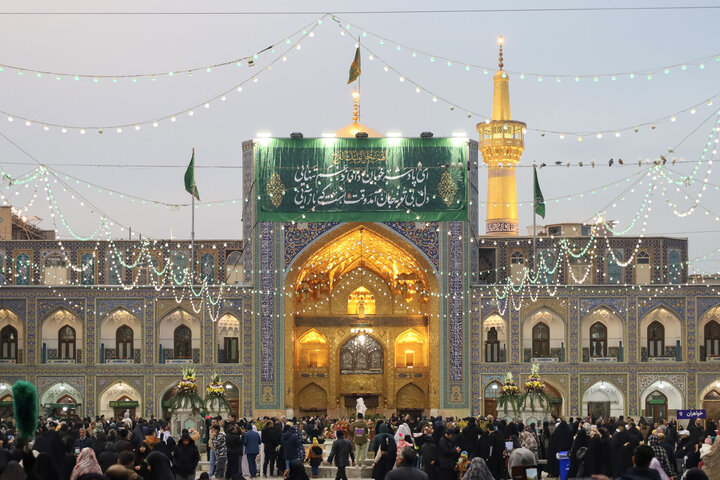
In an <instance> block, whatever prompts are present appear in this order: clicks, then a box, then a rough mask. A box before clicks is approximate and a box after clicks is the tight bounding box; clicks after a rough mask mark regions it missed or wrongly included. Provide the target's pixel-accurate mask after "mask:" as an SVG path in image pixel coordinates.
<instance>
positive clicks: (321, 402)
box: [297, 382, 328, 415]
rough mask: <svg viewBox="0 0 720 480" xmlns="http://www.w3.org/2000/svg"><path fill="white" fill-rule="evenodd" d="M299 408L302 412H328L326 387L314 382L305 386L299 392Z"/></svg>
mask: <svg viewBox="0 0 720 480" xmlns="http://www.w3.org/2000/svg"><path fill="white" fill-rule="evenodd" d="M297 408H298V410H300V412H303V413H304V412H307V413H309V414H315V415H317V414H321V413H322V412H327V408H328V396H327V392H326V391H325V389H324V388H322V387H321V386H320V385H318V384H317V383H314V382H311V383H309V384H307V385H305V387H303V389H302V390H300V391H299V392H298V395H297ZM301 414H302V413H301Z"/></svg>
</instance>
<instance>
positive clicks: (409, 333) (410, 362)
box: [395, 328, 427, 368]
mask: <svg viewBox="0 0 720 480" xmlns="http://www.w3.org/2000/svg"><path fill="white" fill-rule="evenodd" d="M426 348H427V341H426V338H425V335H423V334H422V333H420V332H418V331H417V330H415V329H414V328H409V329H407V330H405V331H404V332H402V333H401V334H400V335H398V336H397V338H396V339H395V368H416V367H425V366H426V365H427V362H426V354H427V351H426Z"/></svg>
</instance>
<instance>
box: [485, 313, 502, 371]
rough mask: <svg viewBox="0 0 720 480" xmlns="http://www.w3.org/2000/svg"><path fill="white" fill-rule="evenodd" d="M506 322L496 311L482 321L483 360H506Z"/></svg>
mask: <svg viewBox="0 0 720 480" xmlns="http://www.w3.org/2000/svg"><path fill="white" fill-rule="evenodd" d="M506 335H507V322H506V321H505V319H504V318H502V317H501V316H500V315H498V314H497V313H494V314H492V315H490V316H489V317H487V318H486V319H485V320H483V322H482V358H483V361H485V362H505V361H507V344H506V340H505V339H506Z"/></svg>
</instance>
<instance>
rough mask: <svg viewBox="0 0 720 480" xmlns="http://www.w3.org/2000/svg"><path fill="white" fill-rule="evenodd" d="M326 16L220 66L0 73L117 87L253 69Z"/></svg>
mask: <svg viewBox="0 0 720 480" xmlns="http://www.w3.org/2000/svg"><path fill="white" fill-rule="evenodd" d="M327 16H328V14H325V15H322V16H321V17H319V18H318V19H317V20H313V21H312V22H310V23H308V24H307V25H305V26H303V27H302V28H300V29H299V30H296V31H294V32H292V33H290V34H288V35H284V36H283V37H282V39H278V40H276V41H274V42H272V43H271V44H270V46H268V47H265V48H263V49H261V50H258V51H256V52H254V53H252V54H249V55H242V56H240V57H237V58H234V59H232V60H226V61H222V62H219V63H213V64H208V65H203V66H200V67H185V68H180V69H176V70H173V71H167V72H161V71H156V72H153V73H124V74H117V75H108V74H98V73H67V72H54V71H51V70H47V69H33V68H25V67H18V66H13V65H7V64H1V63H0V73H2V72H13V73H16V74H17V75H18V76H22V77H31V78H32V77H34V78H53V79H55V80H67V79H71V80H74V81H75V82H79V81H81V80H90V81H92V82H93V83H100V82H101V81H108V80H109V81H111V82H112V83H113V84H116V83H118V81H120V80H129V81H130V82H131V83H137V82H138V81H139V80H141V79H149V80H150V81H152V82H154V81H156V80H158V79H160V78H163V77H167V78H177V77H179V76H181V75H185V76H192V75H193V74H195V73H198V72H204V73H211V72H212V71H214V70H215V69H217V68H222V67H227V66H236V67H242V66H244V65H247V66H248V67H253V66H255V61H257V60H258V59H259V57H260V56H261V55H264V54H270V55H273V54H274V53H275V51H276V47H277V46H278V45H283V44H285V45H290V44H292V43H293V42H294V41H295V38H296V37H298V36H300V38H302V37H304V36H306V35H309V36H310V37H313V36H314V35H315V34H314V32H313V31H312V29H313V28H314V26H316V25H321V24H322V23H323V20H324V19H325V17H327Z"/></svg>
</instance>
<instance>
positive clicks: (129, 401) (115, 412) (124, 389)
mask: <svg viewBox="0 0 720 480" xmlns="http://www.w3.org/2000/svg"><path fill="white" fill-rule="evenodd" d="M133 403H137V405H133ZM99 408H100V415H105V417H106V418H118V416H119V417H121V418H122V417H123V416H124V414H125V411H128V410H129V411H130V418H135V416H142V415H141V412H142V395H141V394H140V392H139V391H138V390H137V389H136V388H135V387H133V386H132V385H130V384H128V383H126V382H122V381H120V382H117V383H114V384H112V385H109V386H108V387H107V388H105V390H103V392H102V393H101V394H100V404H99Z"/></svg>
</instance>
